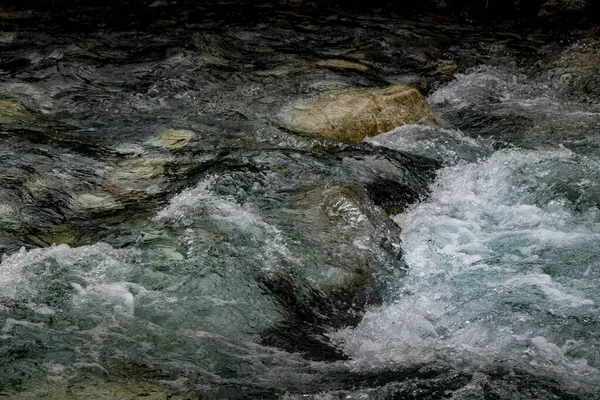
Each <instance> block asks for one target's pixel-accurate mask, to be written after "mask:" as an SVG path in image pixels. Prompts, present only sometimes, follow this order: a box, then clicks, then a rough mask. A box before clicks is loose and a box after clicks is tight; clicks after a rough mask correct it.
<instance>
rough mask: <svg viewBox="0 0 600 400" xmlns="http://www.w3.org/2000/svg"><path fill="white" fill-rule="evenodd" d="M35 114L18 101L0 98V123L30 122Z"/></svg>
mask: <svg viewBox="0 0 600 400" xmlns="http://www.w3.org/2000/svg"><path fill="white" fill-rule="evenodd" d="M35 118H36V117H35V114H33V113H32V112H31V111H29V110H28V109H27V108H25V107H24V106H22V105H21V104H19V103H16V102H14V101H10V100H0V123H5V124H6V123H11V122H31V121H33V120H35Z"/></svg>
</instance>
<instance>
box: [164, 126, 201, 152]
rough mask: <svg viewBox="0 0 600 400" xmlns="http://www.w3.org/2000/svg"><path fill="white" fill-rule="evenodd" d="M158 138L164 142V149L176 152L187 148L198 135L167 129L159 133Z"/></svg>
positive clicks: (187, 131)
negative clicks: (175, 150)
mask: <svg viewBox="0 0 600 400" xmlns="http://www.w3.org/2000/svg"><path fill="white" fill-rule="evenodd" d="M158 136H159V137H160V140H161V141H162V144H163V147H165V148H166V149H169V150H174V149H180V148H182V147H185V146H187V144H188V143H189V142H190V140H192V139H193V138H194V137H195V136H196V134H195V133H194V132H192V131H190V130H187V129H165V130H164V131H161V132H159V134H158Z"/></svg>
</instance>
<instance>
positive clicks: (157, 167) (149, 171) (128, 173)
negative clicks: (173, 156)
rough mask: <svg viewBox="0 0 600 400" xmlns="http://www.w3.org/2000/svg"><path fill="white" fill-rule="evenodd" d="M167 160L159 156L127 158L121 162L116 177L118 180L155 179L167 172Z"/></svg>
mask: <svg viewBox="0 0 600 400" xmlns="http://www.w3.org/2000/svg"><path fill="white" fill-rule="evenodd" d="M166 162H167V160H166V159H163V158H157V157H150V158H138V159H131V160H125V161H123V162H121V163H119V165H118V167H117V170H116V171H115V174H114V179H115V180H116V181H139V180H151V179H155V178H158V177H160V176H162V175H163V174H164V173H165V164H166Z"/></svg>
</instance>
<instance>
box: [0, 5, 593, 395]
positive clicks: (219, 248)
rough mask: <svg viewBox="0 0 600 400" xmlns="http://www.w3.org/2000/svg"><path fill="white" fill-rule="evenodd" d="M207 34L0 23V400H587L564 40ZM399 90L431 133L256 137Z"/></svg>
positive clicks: (588, 308)
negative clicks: (100, 392)
mask: <svg viewBox="0 0 600 400" xmlns="http://www.w3.org/2000/svg"><path fill="white" fill-rule="evenodd" d="M224 15H225V14H219V13H216V14H214V15H212V16H209V17H206V18H205V19H202V20H194V21H190V20H187V21H186V22H185V23H183V22H182V23H181V24H180V25H175V26H172V28H171V29H169V30H164V29H163V28H156V27H154V28H148V27H134V28H128V29H125V28H123V27H117V28H115V27H113V26H110V25H109V26H108V27H105V28H96V29H86V30H84V32H79V31H78V32H75V31H72V32H70V31H68V30H57V31H56V32H53V33H49V31H48V30H46V29H43V28H44V26H43V25H42V26H41V27H40V28H39V29H38V28H36V27H34V26H30V25H27V22H26V21H25V22H23V21H12V22H11V21H8V22H7V21H3V22H1V24H0V27H1V29H2V34H1V35H0V39H1V40H0V46H1V51H2V56H1V62H0V74H1V75H0V78H1V79H0V100H2V101H4V103H0V104H1V105H2V107H0V122H1V125H0V142H1V146H0V252H1V253H2V262H1V263H0V395H1V396H5V397H15V396H19V395H26V394H30V395H33V396H38V397H40V396H41V397H43V396H46V395H47V394H48V393H51V388H52V387H74V386H76V385H86V382H90V381H92V382H98V381H100V382H117V383H121V384H123V385H124V386H127V385H130V386H133V385H135V384H137V383H139V382H146V383H147V382H150V383H152V384H156V385H159V386H161V387H164V388H166V389H165V390H170V391H173V392H177V393H181V394H187V395H190V396H192V397H194V396H195V397H201V398H219V399H220V398H261V399H262V398H283V399H337V398H347V399H355V398H356V399H358V398H361V399H363V398H368V399H399V398H416V399H437V398H454V399H474V398H501V399H504V398H507V399H508V398H510V399H531V398H539V399H551V398H557V399H566V398H574V399H589V398H596V397H599V396H600V392H599V390H600V388H599V386H598V383H597V382H599V381H600V375H599V372H598V368H600V365H599V363H600V353H598V348H599V345H600V326H599V321H600V320H599V318H600V314H599V309H598V306H597V304H598V302H599V301H600V298H599V297H598V290H597V288H598V283H599V282H598V280H599V279H600V272H599V265H598V259H599V257H598V256H599V254H598V252H599V250H598V249H597V246H595V244H596V242H597V240H598V237H599V235H600V220H599V219H598V218H599V217H598V202H599V200H600V197H599V195H600V192H599V191H598V190H599V189H598V184H599V178H600V176H599V173H598V170H599V169H598V163H599V162H600V158H599V157H600V153H599V152H598V135H599V133H600V122H599V121H600V118H598V116H599V115H600V114H599V113H600V107H599V106H598V101H597V98H595V97H594V95H593V90H592V89H593V87H591V86H590V85H591V84H590V83H589V82H588V86H585V85H584V83H581V82H583V79H584V78H585V73H586V72H585V71H586V70H585V69H583V70H581V69H580V70H578V69H577V68H579V66H580V64H577V65H578V67H577V68H575V67H568V66H565V65H562V64H560V63H559V64H560V65H559V64H552V63H553V61H551V59H552V57H558V55H559V54H560V52H561V51H566V52H568V51H569V50H564V47H565V46H567V44H564V43H563V44H562V45H559V44H557V42H555V41H554V39H553V38H549V37H541V36H536V35H535V34H531V35H529V36H527V35H525V34H523V36H521V37H514V36H511V35H509V34H507V33H505V32H493V31H490V32H484V31H483V30H481V29H478V28H474V27H469V26H459V25H455V24H454V23H451V22H449V21H446V22H445V25H444V24H441V23H437V24H436V23H429V24H427V23H423V22H416V21H410V20H404V19H400V18H397V17H392V16H388V17H375V16H371V17H362V16H349V15H343V14H342V15H322V14H314V15H301V14H294V13H278V12H277V11H268V12H267V11H265V13H264V14H261V16H260V17H254V16H246V18H243V17H242V16H241V15H237V16H236V17H235V18H233V17H226V16H224ZM180 18H183V17H181V16H180ZM180 22H181V21H180ZM19 24H23V25H19ZM20 28H22V29H20ZM73 29H74V30H75V29H76V28H73ZM77 29H80V28H77ZM570 40H572V41H576V40H577V38H573V39H570ZM561 46H562V47H561ZM571 51H572V49H571ZM565 54H566V53H565ZM331 59H343V60H344V61H346V62H348V63H355V64H354V66H353V67H352V66H350V67H348V64H346V67H344V68H339V67H331V66H330V67H322V66H321V67H320V66H318V63H317V62H318V61H322V60H331ZM440 59H441V60H448V59H450V60H456V62H457V63H458V64H457V66H456V69H455V70H453V72H452V74H451V75H453V76H452V77H451V78H450V77H449V76H446V75H444V74H443V73H441V72H440V70H439V69H436V68H437V67H439V65H449V64H448V63H446V64H443V63H441V64H440V63H437V64H436V62H437V61H439V60H440ZM357 66H362V67H360V68H359V67H357ZM561 68H562V69H561ZM569 68H571V69H569ZM582 71H583V72H582ZM576 72H577V73H579V74H580V75H577V76H579V77H580V79H582V80H581V81H576V80H573V79H575V78H573V76H574V74H575V73H576ZM567 74H571V75H569V76H571V78H573V79H571V80H568V79H567V78H568V77H565V76H566V75H567ZM398 82H405V83H411V84H414V85H416V86H418V87H419V88H420V89H421V90H422V91H423V92H424V93H426V94H427V95H428V101H429V102H430V103H431V104H432V106H433V107H434V109H435V110H436V111H437V112H438V114H439V115H440V116H441V118H442V121H443V124H442V126H441V127H424V126H416V125H410V126H404V127H400V128H397V129H396V130H394V131H391V132H389V133H386V134H383V135H380V136H377V137H375V138H372V139H369V140H367V142H364V143H357V144H343V143H337V142H329V141H323V140H317V139H306V138H302V137H298V136H295V135H293V134H292V133H289V132H286V131H284V130H282V129H280V127H279V126H278V123H277V114H278V112H279V111H280V109H281V108H282V106H284V105H285V104H288V103H291V102H293V101H296V100H298V99H303V98H307V97H312V96H316V95H319V94H323V93H326V92H328V91H331V90H336V89H343V88H350V87H381V86H385V85H387V84H390V83H398ZM578 82H579V83H581V85H584V86H581V85H580V86H578V85H579V83H578ZM582 87H583V89H585V90H583V89H581V88H582ZM586 88H587V89H586ZM590 88H591V89H590ZM580 89H581V90H580ZM586 90H587V91H586ZM7 110H8V111H7ZM168 129H178V130H185V131H187V132H192V134H191V138H190V140H189V142H186V143H185V145H183V146H181V147H174V148H169V147H168V146H167V145H165V142H164V141H163V138H164V135H165V133H164V132H165V130H168Z"/></svg>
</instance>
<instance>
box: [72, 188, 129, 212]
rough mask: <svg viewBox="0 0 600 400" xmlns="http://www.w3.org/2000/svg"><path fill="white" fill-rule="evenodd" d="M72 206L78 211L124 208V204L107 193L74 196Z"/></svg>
mask: <svg viewBox="0 0 600 400" xmlns="http://www.w3.org/2000/svg"><path fill="white" fill-rule="evenodd" d="M71 208H72V209H73V210H74V211H76V212H107V211H114V210H119V209H121V208H123V204H121V203H119V202H118V201H116V200H115V198H114V197H113V196H111V195H110V194H107V193H97V194H93V193H83V194H79V195H77V196H75V197H73V200H72V201H71Z"/></svg>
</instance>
